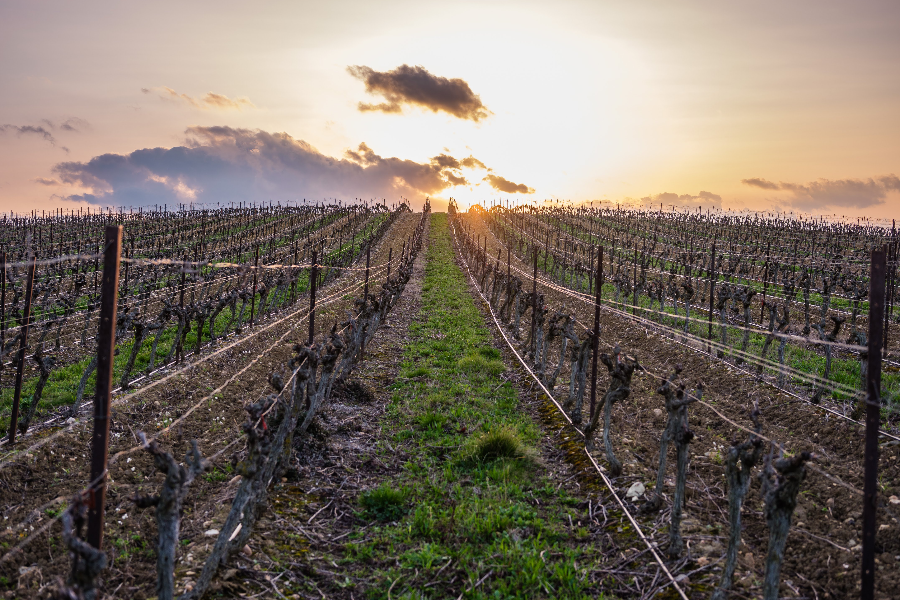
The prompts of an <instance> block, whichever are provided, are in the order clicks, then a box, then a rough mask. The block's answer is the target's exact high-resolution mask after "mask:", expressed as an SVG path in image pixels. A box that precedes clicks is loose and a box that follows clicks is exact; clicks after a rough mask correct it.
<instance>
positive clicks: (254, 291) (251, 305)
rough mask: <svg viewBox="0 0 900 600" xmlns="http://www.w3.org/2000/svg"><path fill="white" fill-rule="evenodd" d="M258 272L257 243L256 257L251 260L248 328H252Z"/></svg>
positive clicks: (257, 246) (257, 248) (257, 247)
mask: <svg viewBox="0 0 900 600" xmlns="http://www.w3.org/2000/svg"><path fill="white" fill-rule="evenodd" d="M258 272H259V244H257V245H256V259H255V260H254V262H253V295H252V296H250V328H251V329H252V328H253V311H254V308H255V307H256V280H257V274H258Z"/></svg>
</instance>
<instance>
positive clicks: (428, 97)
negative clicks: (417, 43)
mask: <svg viewBox="0 0 900 600" xmlns="http://www.w3.org/2000/svg"><path fill="white" fill-rule="evenodd" d="M347 72H349V73H350V75H352V76H353V77H355V78H357V79H359V80H360V81H363V82H364V83H365V84H366V92H368V93H370V94H375V95H379V96H382V97H383V98H384V99H385V100H386V102H382V103H380V104H367V103H365V102H360V103H359V105H358V108H359V110H360V111H361V112H367V111H372V110H378V111H381V112H384V113H401V112H403V105H404V104H409V105H414V106H422V107H424V108H428V109H431V111H432V112H438V111H444V112H446V113H449V114H451V115H453V116H454V117H457V118H460V119H464V120H471V121H476V122H477V121H480V120H481V119H484V118H486V117H487V116H488V115H490V114H491V112H490V111H489V110H488V109H487V107H486V106H485V105H484V104H482V102H481V98H480V97H479V96H478V95H477V94H475V93H474V92H473V91H472V88H470V87H469V84H468V83H466V82H465V81H463V80H462V79H458V78H456V79H447V78H446V77H439V76H437V75H432V74H431V73H429V72H428V71H426V70H425V69H424V68H423V67H420V66H415V67H410V66H409V65H400V66H399V67H397V68H396V69H394V70H393V71H383V72H382V71H376V70H374V69H372V68H371V67H366V66H350V67H347Z"/></svg>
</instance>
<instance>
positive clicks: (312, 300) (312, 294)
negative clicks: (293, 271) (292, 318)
mask: <svg viewBox="0 0 900 600" xmlns="http://www.w3.org/2000/svg"><path fill="white" fill-rule="evenodd" d="M316 256H317V253H316V251H315V250H313V253H312V268H310V270H309V343H310V344H312V342H313V334H314V333H315V329H316V279H317V278H318V271H317V268H316V266H317V265H316Z"/></svg>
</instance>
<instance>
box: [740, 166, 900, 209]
mask: <svg viewBox="0 0 900 600" xmlns="http://www.w3.org/2000/svg"><path fill="white" fill-rule="evenodd" d="M741 183H743V184H744V185H749V186H751V187H756V188H760V189H763V190H780V191H785V192H788V193H790V195H791V197H790V198H789V199H788V202H789V204H790V205H791V206H793V207H795V208H798V209H801V210H819V209H822V208H825V207H840V208H868V207H870V206H877V205H879V204H884V202H885V200H886V198H887V196H888V194H889V193H891V192H900V178H898V177H897V176H896V175H894V174H893V173H892V174H890V175H882V176H881V177H874V178H872V177H870V178H868V179H819V180H817V181H812V182H809V183H807V184H805V185H804V184H799V183H789V182H784V181H779V182H778V183H775V182H772V181H767V180H765V179H761V178H756V177H755V178H752V179H742V180H741Z"/></svg>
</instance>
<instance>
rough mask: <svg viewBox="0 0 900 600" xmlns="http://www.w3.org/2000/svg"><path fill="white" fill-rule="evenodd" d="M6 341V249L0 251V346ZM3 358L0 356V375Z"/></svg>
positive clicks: (0, 373)
mask: <svg viewBox="0 0 900 600" xmlns="http://www.w3.org/2000/svg"><path fill="white" fill-rule="evenodd" d="M5 343H6V250H3V251H2V252H0V348H3V345H4V344H5ZM2 374H3V359H2V358H0V375H2Z"/></svg>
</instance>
